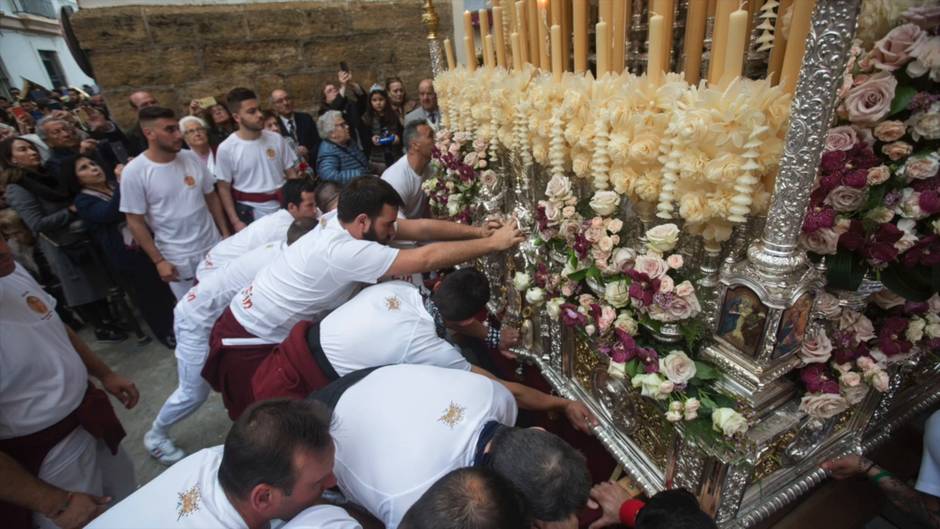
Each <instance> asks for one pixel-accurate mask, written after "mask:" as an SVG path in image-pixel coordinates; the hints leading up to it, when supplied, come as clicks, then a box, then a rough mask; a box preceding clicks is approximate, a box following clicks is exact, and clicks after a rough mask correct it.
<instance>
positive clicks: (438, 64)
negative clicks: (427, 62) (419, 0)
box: [421, 0, 445, 77]
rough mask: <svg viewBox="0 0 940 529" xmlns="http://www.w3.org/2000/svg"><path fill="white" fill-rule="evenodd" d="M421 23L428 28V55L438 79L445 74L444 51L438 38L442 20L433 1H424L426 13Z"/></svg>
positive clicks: (433, 72) (432, 71)
mask: <svg viewBox="0 0 940 529" xmlns="http://www.w3.org/2000/svg"><path fill="white" fill-rule="evenodd" d="M421 21H422V22H424V25H425V26H427V28H428V53H429V54H430V57H431V73H432V74H433V75H434V77H437V76H438V75H440V74H441V73H443V72H444V70H445V68H444V51H443V47H442V46H441V41H440V39H438V38H437V29H438V25H439V24H440V18H438V16H437V11H436V10H435V9H434V2H433V0H425V1H424V13H422V14H421Z"/></svg>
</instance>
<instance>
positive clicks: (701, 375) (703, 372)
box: [695, 360, 719, 380]
mask: <svg viewBox="0 0 940 529" xmlns="http://www.w3.org/2000/svg"><path fill="white" fill-rule="evenodd" d="M718 377H719V373H718V370H717V369H715V368H714V367H713V366H712V365H711V364H706V363H705V362H699V361H698V360H696V361H695V378H697V379H699V380H717V379H718Z"/></svg>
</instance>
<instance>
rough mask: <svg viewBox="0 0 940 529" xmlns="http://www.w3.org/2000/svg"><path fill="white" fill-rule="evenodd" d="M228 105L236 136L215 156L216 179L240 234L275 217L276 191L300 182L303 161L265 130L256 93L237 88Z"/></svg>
mask: <svg viewBox="0 0 940 529" xmlns="http://www.w3.org/2000/svg"><path fill="white" fill-rule="evenodd" d="M227 102H228V108H229V111H231V112H232V116H233V117H234V118H235V122H236V123H238V130H236V131H235V133H233V134H231V135H229V137H228V138H226V139H225V141H223V142H222V143H221V145H219V149H218V150H217V151H216V153H215V178H216V180H217V181H218V183H219V197H220V198H221V199H222V207H223V208H224V209H225V214H226V215H227V216H228V220H229V222H231V223H232V227H234V228H235V231H236V232H238V231H241V230H243V229H245V227H246V226H247V225H248V224H250V223H251V222H252V221H255V220H258V219H260V218H261V217H263V216H265V215H270V214H271V213H274V212H275V211H277V209H278V208H279V207H280V204H279V202H278V191H279V190H280V189H281V186H282V185H284V180H285V179H293V178H297V170H296V167H297V164H298V163H299V162H300V160H299V159H298V158H297V153H295V152H294V150H293V149H291V147H290V145H289V144H288V143H287V141H286V140H285V139H284V137H283V136H281V135H280V134H278V133H276V132H271V131H269V130H264V116H263V115H262V114H261V107H260V106H259V104H258V96H257V95H255V93H254V92H252V91H251V90H249V89H247V88H233V89H232V90H231V91H230V92H229V93H228V100H227Z"/></svg>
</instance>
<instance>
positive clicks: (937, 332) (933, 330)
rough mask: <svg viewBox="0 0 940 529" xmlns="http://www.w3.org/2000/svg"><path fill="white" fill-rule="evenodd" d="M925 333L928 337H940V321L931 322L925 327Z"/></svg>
mask: <svg viewBox="0 0 940 529" xmlns="http://www.w3.org/2000/svg"><path fill="white" fill-rule="evenodd" d="M924 334H926V335H927V337H928V338H937V337H940V323H931V324H929V325H927V326H926V327H924Z"/></svg>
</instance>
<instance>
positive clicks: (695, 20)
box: [682, 1, 708, 85]
mask: <svg viewBox="0 0 940 529" xmlns="http://www.w3.org/2000/svg"><path fill="white" fill-rule="evenodd" d="M707 10H708V6H707V5H706V4H705V2H701V1H699V2H689V11H688V14H687V15H686V21H685V39H684V40H685V42H684V44H683V52H682V53H683V55H684V56H685V63H684V64H683V68H682V69H683V70H684V71H685V81H686V82H687V83H689V84H691V85H697V84H698V82H699V80H700V79H701V78H702V49H703V48H704V47H705V15H706V14H707V13H706V11H707Z"/></svg>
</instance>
